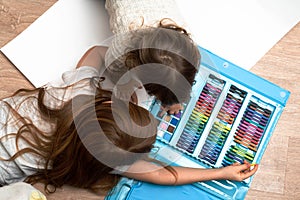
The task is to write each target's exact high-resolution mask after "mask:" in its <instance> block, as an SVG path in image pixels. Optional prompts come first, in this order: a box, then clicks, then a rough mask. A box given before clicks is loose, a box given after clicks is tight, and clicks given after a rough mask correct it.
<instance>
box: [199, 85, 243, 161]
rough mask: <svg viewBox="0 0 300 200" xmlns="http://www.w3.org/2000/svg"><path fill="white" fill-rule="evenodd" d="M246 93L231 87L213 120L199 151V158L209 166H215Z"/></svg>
mask: <svg viewBox="0 0 300 200" xmlns="http://www.w3.org/2000/svg"><path fill="white" fill-rule="evenodd" d="M246 94H247V92H245V91H243V90H241V89H239V88H237V87H236V86H234V85H231V86H230V88H229V91H228V93H227V95H226V98H225V100H224V102H223V105H222V107H221V109H220V111H219V113H218V115H217V117H216V119H215V120H214V123H213V125H212V128H211V129H210V131H209V133H208V136H207V138H206V141H205V143H204V145H203V147H202V149H201V152H200V154H199V156H198V157H199V158H200V159H203V160H205V161H206V162H208V163H209V164H213V165H214V164H215V163H216V161H217V159H218V157H219V155H220V153H221V150H222V148H223V146H224V144H225V142H226V139H227V137H228V134H229V132H230V130H231V128H232V125H233V122H234V121H235V119H236V117H237V115H238V113H239V110H240V108H241V106H242V103H243V101H244V99H245V97H246Z"/></svg>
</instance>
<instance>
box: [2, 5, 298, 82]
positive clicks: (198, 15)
mask: <svg viewBox="0 0 300 200" xmlns="http://www.w3.org/2000/svg"><path fill="white" fill-rule="evenodd" d="M177 3H178V7H179V9H180V11H181V13H182V16H183V17H184V18H185V20H186V23H187V25H188V26H189V29H190V30H191V33H192V36H193V38H194V39H195V41H196V42H197V43H198V44H199V45H201V46H202V47H204V48H206V49H208V50H210V51H212V52H213V53H215V54H217V55H219V56H221V57H223V58H225V59H227V60H229V61H230V62H232V63H234V64H236V65H238V66H240V67H243V68H245V69H250V68H251V67H252V66H253V65H254V64H255V63H256V62H257V61H258V60H259V59H260V58H261V57H262V56H263V55H264V54H265V53H266V52H267V51H268V50H269V49H270V48H272V46H273V45H274V44H275V43H276V42H278V41H279V40H280V39H281V38H282V37H283V36H284V35H285V34H286V33H287V32H288V31H289V30H290V29H291V28H292V27H293V26H294V25H295V24H297V23H298V22H299V20H300V12H299V8H300V1H299V0H259V1H258V0H248V1H239V0H227V1H222V0H210V1H207V0H206V1H204V0H177ZM111 35H112V33H111V32H110V30H109V17H108V14H107V12H106V11H105V8H104V0H59V1H58V2H57V3H56V4H54V5H53V6H52V7H51V8H50V9H49V10H48V11H47V12H46V13H44V14H43V15H42V16H41V17H40V18H38V19H37V20H36V21H35V22H34V23H33V24H32V25H31V26H29V27H28V28H27V29H26V30H25V31H24V32H22V33H21V34H20V35H19V36H17V37H16V38H15V39H13V40H12V41H11V42H9V43H8V44H7V45H5V46H4V47H3V48H2V49H1V51H2V52H3V53H4V54H5V55H6V56H7V57H8V58H9V59H10V60H11V62H12V63H13V64H14V65H15V66H16V67H17V68H18V69H19V70H20V71H21V72H22V73H23V74H24V75H25V76H26V77H27V78H28V80H30V81H31V82H32V84H33V85H35V86H37V87H38V86H41V85H43V84H45V83H47V82H49V81H51V80H54V79H57V78H58V77H60V75H61V74H62V73H63V72H64V71H66V70H69V69H72V68H74V67H75V65H76V63H77V62H78V60H79V58H80V57H81V56H82V54H83V53H84V52H85V51H86V50H87V49H88V48H89V47H90V46H92V45H95V44H101V43H102V42H103V41H104V40H105V39H106V38H108V37H110V36H111Z"/></svg>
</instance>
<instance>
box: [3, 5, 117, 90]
mask: <svg viewBox="0 0 300 200" xmlns="http://www.w3.org/2000/svg"><path fill="white" fill-rule="evenodd" d="M104 3H105V1H102V0H101V1H100V0H59V1H57V2H56V3H55V4H54V5H53V6H52V7H51V8H50V9H48V10H47V11H46V12H45V13H44V14H43V15H42V16H41V17H39V18H38V19H37V20H36V21H35V22H33V23H32V24H31V25H30V26H29V27H28V28H27V29H26V30H24V31H23V32H22V33H21V34H20V35H18V36H17V37H16V38H15V39H13V40H12V41H11V42H9V43H8V44H7V45H5V46H4V47H3V48H2V49H1V51H2V52H3V53H4V54H5V55H6V57H7V58H8V59H9V60H10V61H11V62H12V63H13V64H14V65H15V66H16V67H17V68H18V69H19V70H20V71H21V72H22V73H23V74H24V75H25V76H26V77H27V79H28V80H29V81H30V82H31V83H32V84H33V85H34V86H36V87H39V86H42V85H44V84H46V83H48V82H49V81H53V80H56V79H58V78H60V76H61V74H62V73H63V72H65V71H67V70H70V69H74V68H75V66H76V64H77V62H78V61H79V59H80V57H81V56H82V55H83V54H84V53H85V51H86V50H87V49H89V48H90V47H92V46H93V45H95V44H101V43H102V42H103V41H104V40H106V39H107V38H109V37H110V36H112V33H111V31H110V28H109V17H108V14H107V12H106V10H105V7H104Z"/></svg>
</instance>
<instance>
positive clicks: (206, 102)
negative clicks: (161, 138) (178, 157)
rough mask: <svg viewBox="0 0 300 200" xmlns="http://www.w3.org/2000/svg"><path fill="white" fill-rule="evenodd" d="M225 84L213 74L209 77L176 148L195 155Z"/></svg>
mask: <svg viewBox="0 0 300 200" xmlns="http://www.w3.org/2000/svg"><path fill="white" fill-rule="evenodd" d="M224 84H225V82H224V81H223V80H220V79H218V78H217V77H215V76H213V75H212V74H210V75H209V77H208V81H207V82H206V84H205V86H204V87H203V90H202V92H201V94H200V96H199V98H198V101H197V102H196V105H195V107H194V109H193V110H192V113H191V115H190V117H189V119H188V120H187V123H186V125H185V128H184V129H183V132H182V134H181V135H180V138H179V140H178V141H177V144H176V146H177V147H178V148H180V149H182V150H185V151H186V152H188V153H193V152H194V150H195V147H196V145H197V144H198V141H199V139H200V137H201V134H202V133H203V131H204V128H205V126H206V123H207V121H208V120H209V118H210V116H211V112H212V110H213V109H214V107H215V104H216V102H217V100H218V98H219V96H220V94H221V91H222V89H223V87H224Z"/></svg>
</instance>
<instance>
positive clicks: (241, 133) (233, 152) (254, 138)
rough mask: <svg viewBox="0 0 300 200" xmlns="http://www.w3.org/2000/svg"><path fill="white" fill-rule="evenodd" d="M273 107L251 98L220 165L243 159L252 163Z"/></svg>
mask: <svg viewBox="0 0 300 200" xmlns="http://www.w3.org/2000/svg"><path fill="white" fill-rule="evenodd" d="M273 110H274V107H272V106H270V105H268V104H267V103H266V102H261V101H258V99H257V98H254V97H253V98H252V99H251V100H250V101H249V103H248V105H247V107H246V110H245V112H244V114H243V117H242V119H241V121H240V123H239V126H238V128H237V130H236V132H235V134H234V137H233V138H234V139H233V142H232V145H231V146H230V148H229V149H228V151H227V152H226V154H225V156H224V159H223V162H222V165H223V166H227V165H231V164H232V163H234V162H240V163H242V162H243V161H244V160H247V161H248V162H250V163H252V162H253V159H254V157H255V154H256V152H257V150H258V147H259V144H260V142H261V140H262V137H263V135H264V132H265V130H266V127H267V124H268V122H269V120H270V117H271V114H272V112H273Z"/></svg>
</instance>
